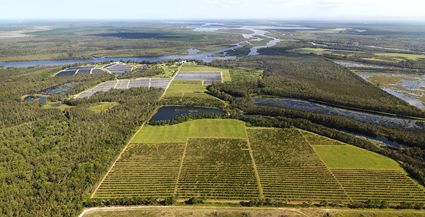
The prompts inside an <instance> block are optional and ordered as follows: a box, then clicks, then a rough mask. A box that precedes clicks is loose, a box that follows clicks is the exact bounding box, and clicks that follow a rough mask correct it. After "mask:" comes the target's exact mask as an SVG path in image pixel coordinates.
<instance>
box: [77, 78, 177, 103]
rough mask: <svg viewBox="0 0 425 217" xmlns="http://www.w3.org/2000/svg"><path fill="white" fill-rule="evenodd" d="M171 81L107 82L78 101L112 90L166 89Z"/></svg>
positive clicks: (162, 79) (82, 95)
mask: <svg viewBox="0 0 425 217" xmlns="http://www.w3.org/2000/svg"><path fill="white" fill-rule="evenodd" d="M170 81H171V79H169V78H152V79H150V78H149V79H121V80H115V81H106V82H104V83H101V84H99V85H97V86H96V87H93V88H91V89H89V90H86V91H84V92H82V93H80V94H79V95H77V96H76V98H77V99H81V98H85V97H90V96H92V95H94V94H95V93H97V92H101V91H103V92H106V91H109V90H111V89H121V90H125V89H130V88H137V87H146V88H150V87H152V88H163V89H165V88H166V87H167V85H168V83H169V82H170Z"/></svg>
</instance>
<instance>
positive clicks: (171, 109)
mask: <svg viewBox="0 0 425 217" xmlns="http://www.w3.org/2000/svg"><path fill="white" fill-rule="evenodd" d="M201 114H215V115H224V114H225V112H224V111H223V110H222V109H219V108H210V107H198V106H163V107H161V108H159V110H158V112H157V113H156V114H155V115H154V116H153V117H152V119H151V121H167V120H174V119H176V118H177V117H179V116H183V115H201Z"/></svg>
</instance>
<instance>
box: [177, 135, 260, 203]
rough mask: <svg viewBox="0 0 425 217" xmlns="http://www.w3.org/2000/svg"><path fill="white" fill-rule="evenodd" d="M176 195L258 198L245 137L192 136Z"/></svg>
mask: <svg viewBox="0 0 425 217" xmlns="http://www.w3.org/2000/svg"><path fill="white" fill-rule="evenodd" d="M177 195H178V197H179V198H189V197H206V198H207V199H226V200H232V199H234V200H249V199H253V198H258V196H259V192H258V187H257V183H256V179H255V173H254V171H253V166H252V163H251V158H250V155H249V151H248V147H247V143H246V140H241V139H190V140H189V142H188V144H187V148H186V155H185V158H184V162H183V168H182V172H181V176H180V179H179V183H178V190H177Z"/></svg>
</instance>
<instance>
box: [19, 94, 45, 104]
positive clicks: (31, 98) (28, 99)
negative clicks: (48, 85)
mask: <svg viewBox="0 0 425 217" xmlns="http://www.w3.org/2000/svg"><path fill="white" fill-rule="evenodd" d="M24 101H25V102H28V103H32V102H34V101H38V102H39V103H41V104H45V103H47V96H32V95H30V96H26V97H25V98H24Z"/></svg>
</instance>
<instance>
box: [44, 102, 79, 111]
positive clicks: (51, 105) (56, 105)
mask: <svg viewBox="0 0 425 217" xmlns="http://www.w3.org/2000/svg"><path fill="white" fill-rule="evenodd" d="M72 107H74V106H69V105H65V104H62V103H61V102H47V103H46V104H44V105H43V106H42V107H41V108H43V109H59V110H61V111H64V110H66V109H70V108H72Z"/></svg>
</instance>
